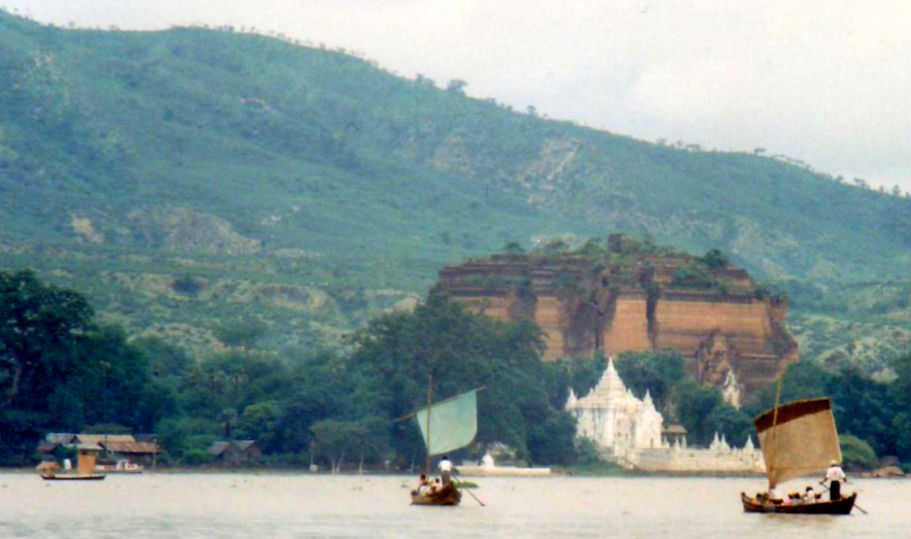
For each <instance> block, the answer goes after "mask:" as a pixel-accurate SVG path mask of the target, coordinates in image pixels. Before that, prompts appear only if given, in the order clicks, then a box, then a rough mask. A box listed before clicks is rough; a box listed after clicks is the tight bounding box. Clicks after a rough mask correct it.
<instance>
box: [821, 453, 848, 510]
mask: <svg viewBox="0 0 911 539" xmlns="http://www.w3.org/2000/svg"><path fill="white" fill-rule="evenodd" d="M826 481H828V482H829V500H831V501H833V502H834V501H836V500H838V499H841V484H842V483H843V482H844V483H847V482H848V478H847V477H846V476H845V472H844V471H843V470H842V469H841V466H839V465H838V461H837V460H832V461H830V462H829V469H828V470H826V478H825V479H823V483H825V482H826Z"/></svg>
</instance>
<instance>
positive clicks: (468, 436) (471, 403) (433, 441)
mask: <svg viewBox="0 0 911 539" xmlns="http://www.w3.org/2000/svg"><path fill="white" fill-rule="evenodd" d="M477 394H478V391H477V390H476V389H473V390H471V391H469V392H467V393H462V394H461V395H456V396H455V397H453V398H451V399H447V400H445V401H440V402H438V403H436V404H434V405H432V406H431V407H430V414H429V415H430V429H429V433H428V428H427V416H428V413H427V411H428V410H427V408H422V409H420V410H418V412H417V415H416V417H417V420H418V425H420V427H421V434H422V435H423V436H424V444H425V445H427V446H428V447H427V452H428V453H429V454H431V455H439V454H442V453H448V452H450V451H455V450H456V449H461V448H463V447H465V446H466V445H468V444H470V443H471V442H472V441H473V440H474V437H475V434H477V432H478V395H477ZM428 434H429V438H430V443H429V444H428V443H427V438H428Z"/></svg>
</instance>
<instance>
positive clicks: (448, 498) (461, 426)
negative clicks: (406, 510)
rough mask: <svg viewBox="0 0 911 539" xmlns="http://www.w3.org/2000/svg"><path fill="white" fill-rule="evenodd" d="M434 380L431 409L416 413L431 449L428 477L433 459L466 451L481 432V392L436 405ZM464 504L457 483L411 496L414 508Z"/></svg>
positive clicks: (429, 393)
mask: <svg viewBox="0 0 911 539" xmlns="http://www.w3.org/2000/svg"><path fill="white" fill-rule="evenodd" d="M432 387H433V384H432V379H431V383H430V386H429V388H428V391H427V407H425V408H421V409H420V410H418V411H417V412H415V413H414V417H415V419H417V422H418V426H419V427H420V429H421V436H422V438H423V440H424V445H425V447H426V448H427V459H426V461H425V466H424V468H425V470H424V471H425V473H426V474H428V475H429V474H430V459H431V458H432V457H433V456H434V455H444V454H446V453H449V452H452V451H456V450H458V449H462V448H463V447H466V446H467V445H468V444H470V443H471V442H473V441H474V438H475V435H476V434H477V432H478V396H477V395H478V391H480V390H481V389H483V388H477V389H472V390H471V391H466V392H464V393H460V394H458V395H456V396H454V397H451V398H448V399H446V400H442V401H439V402H436V403H434V402H433V389H432ZM461 500H462V493H461V492H460V490H459V488H458V486H457V485H456V482H455V481H450V482H449V483H448V484H445V485H442V487H440V488H437V489H434V488H428V489H426V490H424V489H416V490H413V491H412V492H411V503H412V504H413V505H450V506H451V505H458V504H459V502H461Z"/></svg>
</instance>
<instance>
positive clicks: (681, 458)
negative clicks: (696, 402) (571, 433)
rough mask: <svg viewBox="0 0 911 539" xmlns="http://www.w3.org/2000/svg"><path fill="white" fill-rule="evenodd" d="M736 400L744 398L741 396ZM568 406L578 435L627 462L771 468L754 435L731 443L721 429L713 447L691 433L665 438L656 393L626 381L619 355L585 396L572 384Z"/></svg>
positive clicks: (695, 468)
mask: <svg viewBox="0 0 911 539" xmlns="http://www.w3.org/2000/svg"><path fill="white" fill-rule="evenodd" d="M728 382H729V384H728V387H732V386H733V388H734V389H736V379H734V378H733V375H732V374H731V375H730V376H729V380H728ZM735 396H739V395H737V394H735ZM734 403H735V405H736V404H739V402H738V400H737V399H736V398H735V399H734ZM566 410H567V411H569V412H571V413H573V414H574V415H575V417H576V436H578V437H583V438H588V439H590V440H592V441H593V442H594V443H595V445H596V446H597V447H598V449H599V450H600V451H601V453H602V455H603V456H605V457H607V458H608V459H609V460H612V461H614V462H616V463H617V464H619V465H621V466H624V467H627V468H631V469H637V470H641V471H646V472H684V473H702V472H712V473H717V472H722V473H757V474H758V473H762V472H763V471H764V470H765V464H764V462H763V458H762V452H761V451H760V450H758V449H756V448H755V447H754V446H753V441H752V440H751V439H750V438H747V440H746V444H745V445H744V447H743V449H737V448H733V447H731V446H730V444H729V443H728V442H727V440H726V439H725V437H724V435H721V436H719V435H718V434H717V433H716V434H715V439H714V440H712V443H711V445H710V446H709V447H707V448H696V447H687V445H686V437H685V436H682V437H674V439H673V440H671V439H666V440H662V439H661V433H662V424H663V423H664V420H663V418H662V417H661V414H660V413H658V410H656V409H655V403H654V402H652V397H651V395H650V394H649V393H648V392H646V393H645V397H643V398H642V399H641V400H640V399H637V398H636V396H635V395H633V394H632V392H631V391H630V390H629V389H627V388H626V386H625V385H624V384H623V380H621V379H620V375H619V374H617V371H616V369H615V368H614V361H613V359H610V360H608V363H607V369H606V370H605V371H604V374H603V375H601V380H600V381H599V382H598V385H596V386H595V387H594V389H592V390H591V392H589V393H588V395H586V396H584V397H582V398H581V399H579V398H576V395H575V393H573V391H572V390H571V389H570V393H569V399H568V400H567V401H566ZM684 432H685V431H684Z"/></svg>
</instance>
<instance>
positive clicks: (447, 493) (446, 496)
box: [411, 483, 462, 506]
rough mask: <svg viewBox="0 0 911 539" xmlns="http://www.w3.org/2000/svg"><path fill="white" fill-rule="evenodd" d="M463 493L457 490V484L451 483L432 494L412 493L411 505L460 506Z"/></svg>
mask: <svg viewBox="0 0 911 539" xmlns="http://www.w3.org/2000/svg"><path fill="white" fill-rule="evenodd" d="M461 501H462V493H461V492H459V489H458V488H456V486H455V483H449V484H448V485H446V486H445V487H443V488H441V489H440V490H438V491H436V492H434V493H430V494H418V491H416V490H412V491H411V505H450V506H451V505H459V503H460V502H461Z"/></svg>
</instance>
